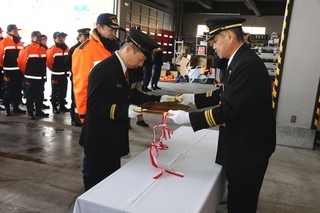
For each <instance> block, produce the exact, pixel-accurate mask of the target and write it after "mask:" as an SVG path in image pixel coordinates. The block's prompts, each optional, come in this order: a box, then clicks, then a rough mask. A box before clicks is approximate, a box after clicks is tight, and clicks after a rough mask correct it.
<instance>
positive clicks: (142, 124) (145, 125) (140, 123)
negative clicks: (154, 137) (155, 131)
mask: <svg viewBox="0 0 320 213" xmlns="http://www.w3.org/2000/svg"><path fill="white" fill-rule="evenodd" d="M137 125H138V126H143V127H149V124H147V123H146V122H145V121H144V120H142V121H137Z"/></svg>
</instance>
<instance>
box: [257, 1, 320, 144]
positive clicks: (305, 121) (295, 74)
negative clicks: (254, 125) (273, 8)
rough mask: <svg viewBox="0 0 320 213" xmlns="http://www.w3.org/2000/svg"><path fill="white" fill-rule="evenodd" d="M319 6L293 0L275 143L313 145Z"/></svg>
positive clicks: (319, 3) (317, 3)
mask: <svg viewBox="0 0 320 213" xmlns="http://www.w3.org/2000/svg"><path fill="white" fill-rule="evenodd" d="M319 9H320V2H319V1H304V0H294V1H293V9H292V11H290V12H291V13H292V14H291V20H290V25H289V32H288V36H287V38H286V39H287V45H286V50H285V56H284V62H283V70H282V77H281V81H280V93H279V101H278V107H277V117H276V118H277V124H278V132H277V135H278V144H283V145H289V146H295V147H302V148H310V149H312V148H313V146H314V139H315V132H316V130H312V129H310V128H311V124H312V122H313V121H312V116H313V113H314V112H313V111H314V106H315V101H316V96H317V89H318V84H319V78H320V71H319V53H318V52H319V49H320V43H319V42H318V35H319V34H320V28H319V27H318V26H319V20H320V13H319ZM292 116H296V121H295V122H294V123H293V122H291V117H292ZM262 122H263V121H262Z"/></svg>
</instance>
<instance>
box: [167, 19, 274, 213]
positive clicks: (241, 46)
mask: <svg viewBox="0 0 320 213" xmlns="http://www.w3.org/2000/svg"><path fill="white" fill-rule="evenodd" d="M244 21H245V19H243V18H239V17H220V18H213V19H206V20H205V23H206V25H207V27H208V31H209V38H208V42H209V43H210V44H211V45H212V46H213V49H214V50H215V51H216V52H217V54H218V56H219V57H220V58H226V59H229V61H228V66H227V69H226V73H225V75H224V78H223V79H222V82H221V86H220V88H219V89H218V90H215V91H211V92H207V93H204V94H183V95H181V98H182V99H183V102H182V103H183V104H190V103H192V104H195V106H196V107H197V108H198V109H200V108H205V107H210V106H215V107H214V108H211V109H207V110H204V111H197V112H191V113H187V112H184V111H176V110H169V113H171V114H172V116H169V117H168V118H171V119H172V120H173V121H174V122H175V123H177V124H185V123H190V124H191V126H192V128H193V130H194V131H198V130H201V129H205V128H210V127H213V126H217V125H219V140H218V151H217V156H216V163H218V164H220V165H222V166H223V167H224V168H225V171H226V179H227V181H228V198H227V199H228V200H227V205H228V212H229V213H233V212H237V213H238V212H246V213H253V212H256V210H257V205H258V198H259V193H260V189H261V185H262V182H263V178H264V175H265V172H266V170H267V167H268V162H269V158H270V156H271V155H272V153H273V152H274V150H275V146H276V122H275V116H274V112H273V108H272V100H271V82H270V77H269V74H268V71H267V69H266V67H265V65H264V64H263V62H262V60H261V59H260V58H259V57H258V56H257V55H256V53H255V52H253V51H252V50H250V48H249V47H248V45H247V44H246V43H245V42H244V39H243V31H242V27H241V26H242V22H244Z"/></svg>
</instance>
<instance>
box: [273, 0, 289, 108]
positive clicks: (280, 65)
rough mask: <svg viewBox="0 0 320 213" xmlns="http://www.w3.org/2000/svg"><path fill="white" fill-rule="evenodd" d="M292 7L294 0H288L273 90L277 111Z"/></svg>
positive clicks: (274, 104) (274, 105) (274, 106)
mask: <svg viewBox="0 0 320 213" xmlns="http://www.w3.org/2000/svg"><path fill="white" fill-rule="evenodd" d="M292 7H293V0H287V6H286V10H285V15H284V20H283V27H282V33H281V43H280V48H279V53H280V54H279V57H278V67H277V69H276V77H275V81H274V88H273V91H272V96H273V100H272V107H273V109H274V111H275V113H276V112H277V105H278V100H279V94H280V84H281V76H282V70H283V62H284V58H285V51H286V46H287V40H288V32H289V26H290V20H291V14H292Z"/></svg>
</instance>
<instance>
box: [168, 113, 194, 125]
mask: <svg viewBox="0 0 320 213" xmlns="http://www.w3.org/2000/svg"><path fill="white" fill-rule="evenodd" d="M168 113H169V115H168V118H170V119H172V120H173V122H175V123H176V124H187V123H190V118H189V113H188V112H185V111H183V110H169V111H168Z"/></svg>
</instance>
